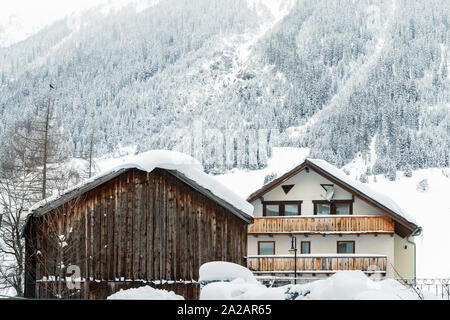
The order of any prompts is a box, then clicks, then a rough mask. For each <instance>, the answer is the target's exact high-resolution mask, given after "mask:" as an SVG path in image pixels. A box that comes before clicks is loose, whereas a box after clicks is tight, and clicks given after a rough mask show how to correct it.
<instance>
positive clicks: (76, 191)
mask: <svg viewBox="0 0 450 320" xmlns="http://www.w3.org/2000/svg"><path fill="white" fill-rule="evenodd" d="M133 169H135V170H140V171H143V170H141V169H139V168H134V167H129V168H121V169H118V170H115V171H112V172H110V173H108V174H105V175H100V176H99V177H98V178H97V179H93V180H92V181H89V182H88V183H85V184H81V185H80V186H79V187H75V188H73V189H71V190H70V191H68V192H66V193H63V194H62V195H60V196H58V197H56V198H52V197H50V198H49V199H50V200H48V201H43V204H42V205H40V206H38V207H36V208H33V209H32V210H30V212H29V214H28V216H27V219H26V222H25V226H24V228H23V230H22V237H23V236H24V234H25V232H26V230H27V227H28V224H29V221H30V219H31V217H39V216H42V215H44V214H46V213H48V212H50V211H52V210H54V209H56V208H58V207H60V206H61V205H63V204H65V203H67V202H69V201H70V200H73V199H75V198H77V197H79V196H81V195H83V194H85V193H86V192H89V191H91V190H92V189H94V188H96V187H98V186H100V185H102V184H104V183H106V182H108V181H110V180H111V179H113V178H115V177H117V176H119V175H121V174H123V173H125V172H127V171H129V170H133ZM155 169H156V168H155ZM157 169H161V170H165V171H166V172H168V173H170V174H172V175H173V176H175V177H176V178H178V179H179V180H181V181H183V182H184V183H186V184H187V185H189V186H190V187H192V188H193V189H195V190H196V191H198V192H200V193H201V194H203V195H204V196H206V197H207V198H209V199H211V200H212V201H214V202H216V203H217V204H218V205H220V206H222V207H224V208H225V209H227V210H228V211H230V212H231V213H233V214H234V215H235V216H237V217H238V218H240V219H242V220H244V221H245V222H246V223H248V224H250V223H253V217H252V216H249V215H248V214H246V213H245V212H243V211H242V210H240V209H238V208H236V207H235V206H233V205H232V204H231V203H229V202H227V201H226V200H224V199H222V198H220V197H218V196H216V195H215V194H214V193H212V192H211V191H210V190H208V189H206V188H204V187H202V186H201V185H199V184H198V183H197V182H195V181H194V180H192V179H190V178H188V177H187V176H186V175H184V174H183V173H181V172H179V171H177V170H171V169H165V168H157Z"/></svg>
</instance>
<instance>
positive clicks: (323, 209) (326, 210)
mask: <svg viewBox="0 0 450 320" xmlns="http://www.w3.org/2000/svg"><path fill="white" fill-rule="evenodd" d="M315 214H318V215H321V214H331V205H330V204H326V203H317V204H316V213H315Z"/></svg>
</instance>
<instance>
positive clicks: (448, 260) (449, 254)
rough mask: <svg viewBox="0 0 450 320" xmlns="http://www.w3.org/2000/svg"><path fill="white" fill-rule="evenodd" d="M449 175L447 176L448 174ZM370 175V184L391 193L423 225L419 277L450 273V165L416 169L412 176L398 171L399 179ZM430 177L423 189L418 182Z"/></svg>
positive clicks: (378, 189) (419, 252)
mask: <svg viewBox="0 0 450 320" xmlns="http://www.w3.org/2000/svg"><path fill="white" fill-rule="evenodd" d="M446 175H447V176H446ZM376 179H377V182H374V181H373V177H370V178H369V182H368V184H369V186H370V187H372V188H374V189H375V190H377V191H379V192H383V193H385V194H388V195H389V196H390V197H391V198H392V199H394V200H395V201H396V202H397V203H398V204H399V205H400V206H401V207H402V208H403V209H404V210H405V211H407V212H408V213H409V214H410V215H411V216H413V217H414V218H415V219H416V221H417V222H418V224H419V225H420V226H421V227H422V228H423V233H422V235H421V236H419V237H416V243H417V277H419V278H421V277H424V278H425V277H427V278H430V277H443V278H448V277H450V251H449V250H448V248H450V234H449V232H448V227H449V226H450V202H448V197H449V195H450V169H449V168H447V169H437V168H432V169H423V170H417V171H413V175H412V177H411V178H407V177H405V176H403V173H402V172H400V171H399V172H397V180H395V181H390V180H388V179H386V178H384V177H383V176H382V175H379V176H377V178H376ZM424 179H427V181H428V186H429V189H428V190H427V191H424V192H421V191H418V190H417V184H418V183H419V182H420V181H422V180H424Z"/></svg>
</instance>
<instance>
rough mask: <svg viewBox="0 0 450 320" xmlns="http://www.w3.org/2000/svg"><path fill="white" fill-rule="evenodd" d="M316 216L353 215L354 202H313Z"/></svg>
mask: <svg viewBox="0 0 450 320" xmlns="http://www.w3.org/2000/svg"><path fill="white" fill-rule="evenodd" d="M313 203H314V214H316V215H321V214H322V215H323V214H338V215H349V214H353V200H331V202H329V201H326V200H313Z"/></svg>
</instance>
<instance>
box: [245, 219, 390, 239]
mask: <svg viewBox="0 0 450 320" xmlns="http://www.w3.org/2000/svg"><path fill="white" fill-rule="evenodd" d="M248 233H249V234H253V235H258V234H271V233H281V234H283V233H289V234H314V233H316V234H317V233H323V234H339V233H391V234H393V233H394V222H393V220H392V218H390V217H387V216H357V215H354V216H353V215H352V216H333V217H330V216H326V217H321V216H317V217H302V216H298V217H258V218H254V223H253V224H252V225H250V226H249V227H248Z"/></svg>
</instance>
